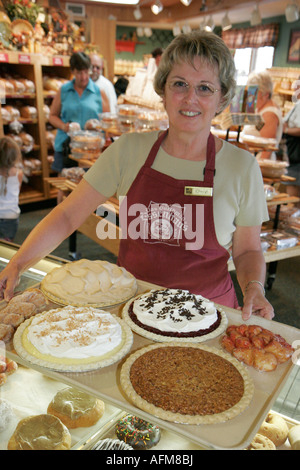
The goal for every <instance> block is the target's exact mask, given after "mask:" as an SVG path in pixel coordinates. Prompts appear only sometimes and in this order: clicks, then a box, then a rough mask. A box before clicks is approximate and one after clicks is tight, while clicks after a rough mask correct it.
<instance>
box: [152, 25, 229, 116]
mask: <svg viewBox="0 0 300 470" xmlns="http://www.w3.org/2000/svg"><path fill="white" fill-rule="evenodd" d="M195 57H200V58H201V59H203V60H205V61H207V63H208V64H210V65H212V66H217V67H218V71H219V79H220V83H221V91H222V95H223V100H222V108H221V109H220V110H219V112H221V111H223V110H224V109H225V108H226V107H227V106H228V105H229V103H230V101H231V100H232V98H233V96H234V94H235V86H236V81H235V74H236V68H235V65H234V60H233V57H232V54H231V52H230V50H229V49H228V47H227V46H226V44H225V43H224V41H223V40H222V39H221V38H220V37H219V36H217V35H216V34H214V33H211V32H208V31H200V30H194V31H192V32H191V33H187V34H180V35H179V36H177V37H176V38H175V39H173V41H172V42H171V43H170V44H169V45H168V47H167V48H166V49H165V51H164V53H163V55H162V58H161V61H160V64H159V67H158V70H157V72H156V75H155V78H154V89H155V91H156V93H157V94H158V95H160V96H163V95H164V93H165V85H166V81H167V78H168V75H169V73H170V72H171V70H172V68H173V66H174V65H175V64H180V63H181V62H188V63H190V64H193V63H194V59H195Z"/></svg>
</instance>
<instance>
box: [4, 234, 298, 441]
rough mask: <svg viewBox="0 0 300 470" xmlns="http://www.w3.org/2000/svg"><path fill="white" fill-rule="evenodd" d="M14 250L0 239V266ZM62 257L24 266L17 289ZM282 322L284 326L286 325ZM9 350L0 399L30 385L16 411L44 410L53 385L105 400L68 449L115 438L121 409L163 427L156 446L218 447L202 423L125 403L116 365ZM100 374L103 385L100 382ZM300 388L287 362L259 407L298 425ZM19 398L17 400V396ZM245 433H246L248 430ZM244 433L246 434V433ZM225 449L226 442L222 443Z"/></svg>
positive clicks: (34, 281) (295, 371)
mask: <svg viewBox="0 0 300 470" xmlns="http://www.w3.org/2000/svg"><path fill="white" fill-rule="evenodd" d="M17 249H18V247H17V246H14V245H12V244H6V243H2V244H0V269H3V267H4V266H5V265H6V264H7V262H8V261H9V259H11V257H12V256H13V254H14V253H15V252H16V250H17ZM66 262H68V261H67V260H63V259H60V258H55V257H51V256H49V257H47V258H45V259H44V260H42V261H40V262H39V263H37V264H36V265H35V266H34V267H33V268H32V269H30V270H28V271H27V272H26V273H24V274H23V275H22V276H21V280H20V284H19V286H18V291H23V290H25V289H27V288H29V287H32V286H37V285H38V284H39V282H40V281H41V280H42V279H43V277H44V276H45V275H46V274H47V273H48V272H50V271H51V270H52V269H53V268H55V267H57V266H60V265H61V264H63V263H66ZM229 310H231V309H229ZM235 314H236V313H235ZM234 318H235V317H234ZM282 326H283V327H284V325H282ZM286 328H288V327H286ZM297 331H298V330H297ZM299 337H300V336H299ZM138 341H139V339H138V340H137V342H136V343H135V345H134V346H135V348H136V347H139V346H140V345H139V344H138ZM7 355H8V357H11V358H12V359H14V360H16V361H17V362H18V363H19V369H18V371H17V373H16V374H14V375H12V376H11V377H10V380H9V381H8V382H7V384H5V387H0V398H3V397H4V398H5V397H8V399H12V398H13V396H14V394H18V393H20V392H19V391H20V390H22V393H23V388H24V387H22V385H21V383H24V385H25V384H26V386H27V385H28V390H27V389H26V387H25V388H24V394H25V395H24V396H26V400H27V402H28V406H27V405H26V407H23V402H22V406H21V409H20V406H18V413H19V415H20V416H21V415H23V414H24V413H29V411H30V413H32V412H35V413H41V412H45V411H43V410H45V407H46V404H47V402H48V401H49V400H50V398H51V397H50V395H51V394H53V393H54V391H55V390H58V389H60V388H62V387H63V386H64V387H65V386H68V385H71V386H75V387H77V388H79V389H81V390H84V391H86V392H87V393H91V394H95V395H96V396H98V398H100V399H102V400H103V401H104V402H105V406H106V410H107V413H106V415H105V416H104V417H103V419H102V418H101V420H100V421H99V423H97V425H96V426H95V427H93V429H89V430H86V429H84V430H81V431H78V430H77V431H76V433H73V434H72V448H74V449H88V448H91V446H92V444H93V443H95V442H96V441H97V440H98V439H100V438H104V437H111V438H116V436H115V434H114V427H115V422H116V420H117V419H119V417H120V416H122V415H124V413H125V412H128V413H132V414H136V415H137V416H139V417H141V418H144V419H146V420H147V421H151V422H152V423H154V424H157V425H159V427H160V428H161V429H162V431H163V432H162V437H164V439H162V440H161V442H160V443H159V444H158V445H157V447H155V449H154V450H160V449H162V450H168V449H172V450H174V449H179V450H180V449H181V450H200V449H214V448H222V445H218V444H217V445H214V443H213V442H212V441H213V439H211V437H210V439H209V440H208V441H206V440H205V439H203V434H201V432H203V427H202V431H201V430H200V431H198V429H197V430H196V431H197V432H196V435H193V433H194V432H195V429H194V428H197V426H192V427H190V426H187V425H174V424H170V423H167V422H164V421H162V420H158V419H157V418H155V417H154V416H153V417H152V416H151V415H148V414H147V413H145V412H143V411H141V410H138V409H136V408H134V407H132V406H131V405H130V404H129V403H127V401H126V399H125V398H124V396H122V393H121V391H120V390H119V387H118V384H117V380H116V371H117V366H116V368H114V367H108V368H105V370H104V371H103V370H102V371H100V372H98V371H96V372H94V373H82V374H80V373H77V374H74V373H72V374H71V373H69V374H68V373H66V374H62V373H58V372H53V371H49V370H47V369H43V368H41V367H37V366H34V365H31V364H28V363H26V361H24V360H23V359H21V358H18V357H17V356H16V355H15V354H14V352H13V351H9V350H8V352H7ZM29 376H30V377H29ZM104 378H105V384H104V381H103V379H104ZM259 380H262V379H259ZM268 380H269V376H268V377H266V381H267V383H268ZM16 381H17V382H18V383H17V384H15V382H16ZM299 390H300V372H299V365H294V366H293V367H291V370H290V371H289V374H288V376H287V377H285V378H284V380H283V379H281V383H280V384H279V385H278V393H276V394H275V395H274V397H273V398H274V399H272V397H271V398H270V397H269V396H268V391H267V390H264V391H261V390H259V394H260V395H263V394H264V396H263V400H264V403H263V406H261V411H260V412H261V413H266V411H268V410H269V409H270V408H272V410H274V411H276V412H278V413H280V414H281V415H283V416H284V417H285V418H286V420H287V422H288V424H289V426H292V425H294V424H297V423H298V422H300V404H299V402H300V398H299ZM22 397H23V395H22ZM22 399H23V398H22ZM17 403H21V401H20V400H19V399H18V398H17ZM33 404H34V405H35V404H38V408H37V409H36V411H35V409H32V408H31V407H32V405H33ZM254 405H255V404H254ZM250 415H251V410H248V411H247V412H246V413H245V414H244V416H243V419H240V423H239V426H238V427H239V429H240V427H241V426H243V425H244V426H245V428H247V426H248V422H247V420H249V419H252V418H250ZM261 416H262V415H260V418H261ZM152 418H153V419H152ZM232 421H233V420H232ZM258 421H259V418H258V420H257V422H256V426H257V427H258V426H259V422H258ZM243 423H244V424H243ZM219 427H221V428H222V429H223V431H224V427H226V429H227V430H228V432H229V433H230V432H231V431H230V430H232V431H233V432H235V433H237V434H238V432H237V431H238V428H237V427H235V426H232V423H229V424H228V425H227V423H222V425H221V426H219ZM252 427H253V426H252ZM198 428H200V427H198ZM253 429H254V427H253ZM219 431H220V429H219ZM213 432H214V431H213V428H212V427H211V426H207V427H206V430H205V433H204V434H208V435H209V433H213ZM245 434H247V432H246V433H245ZM3 436H4V435H3V433H2V435H1V433H0V448H1V449H2V448H5V439H4V438H3ZM6 437H7V436H6ZM248 437H250V434H249V436H248ZM211 442H212V443H211ZM233 442H234V439H233ZM236 442H239V439H238V437H236ZM240 443H241V446H242V444H243V442H242V441H240ZM229 447H230V446H229ZM225 448H227V447H226V446H225ZM230 448H232V449H234V448H241V447H239V446H236V447H235V446H234V445H232V446H231V447H230ZM287 448H288V447H287Z"/></svg>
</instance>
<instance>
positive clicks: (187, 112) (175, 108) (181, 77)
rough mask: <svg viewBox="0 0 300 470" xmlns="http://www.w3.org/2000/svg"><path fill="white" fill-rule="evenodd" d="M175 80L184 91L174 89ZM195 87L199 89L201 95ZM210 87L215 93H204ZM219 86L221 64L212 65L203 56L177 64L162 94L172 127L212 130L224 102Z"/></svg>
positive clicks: (190, 130)
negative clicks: (192, 61) (212, 122)
mask: <svg viewBox="0 0 300 470" xmlns="http://www.w3.org/2000/svg"><path fill="white" fill-rule="evenodd" d="M174 83H175V86H178V87H179V88H181V92H177V91H176V90H174ZM195 87H197V88H198V90H199V92H198V94H197V92H196V88H195ZM182 88H184V89H185V91H184V92H182ZM208 88H209V89H211V90H212V93H211V94H208V95H207V96H201V91H202V90H206V91H207V89H208ZM220 89H221V86H220V81H219V76H218V67H217V66H215V67H214V66H211V65H210V64H208V63H207V62H206V61H205V60H203V59H201V58H200V57H195V59H194V63H193V65H191V64H189V63H187V62H182V63H180V64H176V65H174V67H173V69H172V70H171V72H170V73H169V76H168V79H167V82H166V86H165V94H164V97H163V101H164V106H165V109H166V112H167V113H168V116H169V125H170V127H173V128H175V129H176V130H177V131H178V132H189V133H190V132H191V133H195V132H196V133H198V132H200V131H201V130H202V129H205V130H208V129H210V126H211V121H212V119H213V118H214V116H215V114H216V113H217V112H218V111H219V108H220V104H221V102H222V93H221V90H220ZM200 90H201V91H200ZM199 95H200V96H199ZM204 95H205V93H204Z"/></svg>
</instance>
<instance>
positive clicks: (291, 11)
mask: <svg viewBox="0 0 300 470" xmlns="http://www.w3.org/2000/svg"><path fill="white" fill-rule="evenodd" d="M299 17H300V15H299V8H298V6H297V5H296V4H295V2H293V3H289V4H288V5H287V7H286V9H285V19H286V21H287V22H288V23H293V22H294V21H298V20H299Z"/></svg>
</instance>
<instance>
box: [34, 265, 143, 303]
mask: <svg viewBox="0 0 300 470" xmlns="http://www.w3.org/2000/svg"><path fill="white" fill-rule="evenodd" d="M41 290H42V291H43V292H44V294H45V295H46V296H47V297H48V298H49V299H51V300H52V301H53V302H56V303H58V304H60V305H73V306H76V307H77V306H96V307H102V308H103V307H108V306H111V305H116V304H119V303H122V302H125V301H127V300H128V299H130V298H131V297H133V296H134V295H135V294H136V291H137V282H136V279H135V277H134V276H132V274H130V273H129V272H128V271H126V269H124V268H122V267H119V266H117V265H115V264H113V263H109V262H108V261H100V260H95V261H90V260H87V259H81V260H79V261H73V262H70V263H67V264H65V265H63V266H60V267H59V268H54V269H53V270H52V271H51V272H50V273H49V274H47V275H46V276H45V278H44V279H43V280H42V282H41Z"/></svg>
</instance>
